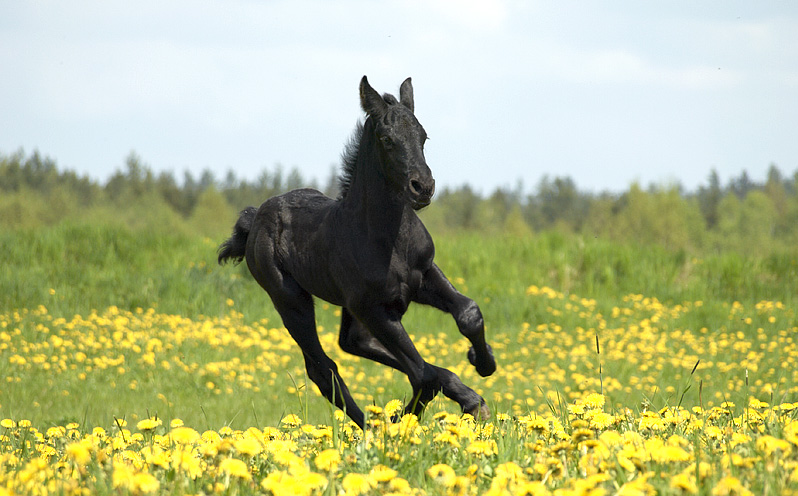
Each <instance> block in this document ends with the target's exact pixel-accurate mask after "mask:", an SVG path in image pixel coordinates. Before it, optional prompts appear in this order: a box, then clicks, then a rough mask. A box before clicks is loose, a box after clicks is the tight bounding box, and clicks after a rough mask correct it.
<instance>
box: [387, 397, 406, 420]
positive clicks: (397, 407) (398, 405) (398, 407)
mask: <svg viewBox="0 0 798 496" xmlns="http://www.w3.org/2000/svg"><path fill="white" fill-rule="evenodd" d="M400 411H402V401H401V400H391V401H389V402H388V403H386V404H385V415H387V416H388V417H393V416H394V415H397V414H398V413H399V412H400Z"/></svg>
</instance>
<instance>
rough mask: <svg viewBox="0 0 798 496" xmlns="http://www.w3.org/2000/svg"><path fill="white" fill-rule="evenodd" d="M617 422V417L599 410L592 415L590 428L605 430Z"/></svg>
mask: <svg viewBox="0 0 798 496" xmlns="http://www.w3.org/2000/svg"><path fill="white" fill-rule="evenodd" d="M614 423H615V417H614V416H612V415H610V414H609V413H605V412H598V413H596V414H595V415H592V416H591V417H590V428H591V429H597V430H603V429H606V428H607V427H609V426H611V425H612V424H614Z"/></svg>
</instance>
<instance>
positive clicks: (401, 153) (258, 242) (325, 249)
mask: <svg viewBox="0 0 798 496" xmlns="http://www.w3.org/2000/svg"><path fill="white" fill-rule="evenodd" d="M399 96H400V98H399V101H397V100H396V98H395V97H394V96H392V95H389V94H385V95H384V96H380V95H379V94H378V93H377V92H376V91H375V90H374V89H373V88H372V87H371V86H370V85H369V83H368V80H367V79H366V77H365V76H364V77H363V79H362V80H361V81H360V104H361V106H362V108H363V110H364V111H365V112H366V114H367V117H366V120H365V122H364V123H363V124H359V125H358V127H357V130H356V132H355V135H354V137H353V139H352V142H351V143H350V145H349V146H348V147H347V149H346V151H345V153H344V165H343V174H342V176H341V194H340V196H339V198H338V199H337V200H333V199H331V198H328V197H326V196H324V195H323V194H321V193H319V192H318V191H316V190H313V189H298V190H294V191H289V192H288V193H285V194H283V195H280V196H275V197H272V198H270V199H268V200H266V201H265V202H264V203H263V204H262V205H261V206H260V208H257V209H256V208H255V207H249V208H246V209H245V210H243V211H242V212H241V216H240V217H239V219H238V222H236V224H235V227H234V229H233V235H232V237H231V238H230V239H228V240H227V241H225V242H224V243H223V244H222V245H221V246H220V247H219V263H220V264H221V263H224V262H226V261H229V260H234V261H236V262H240V261H241V260H242V259H243V258H245V257H246V260H247V266H248V267H249V270H250V272H252V275H253V276H254V277H255V280H256V281H258V283H259V284H260V285H261V286H262V287H263V288H264V289H265V290H266V291H267V292H268V293H269V296H270V297H271V299H272V302H273V303H274V307H275V308H276V309H277V311H278V312H279V313H280V316H281V317H282V320H283V324H284V325H285V327H286V329H288V332H289V333H290V334H291V337H293V339H294V340H295V341H296V342H297V344H298V345H299V347H300V348H302V353H303V355H304V358H305V367H306V368H307V372H308V376H309V377H310V379H311V380H313V382H315V383H316V385H317V386H318V387H319V390H320V391H321V393H322V394H323V395H324V396H325V397H326V398H327V399H328V400H330V401H331V402H332V403H334V404H335V405H336V406H337V407H338V408H341V409H343V410H344V411H345V412H346V414H347V415H349V417H350V418H351V419H352V420H353V421H354V422H355V423H357V424H358V425H359V426H360V427H361V428H362V427H363V426H364V417H363V412H362V411H361V410H360V408H358V406H357V404H355V402H354V400H353V399H352V396H351V394H350V393H349V389H348V388H347V386H346V384H344V381H343V379H342V378H341V376H340V375H339V374H338V367H337V366H336V364H335V362H333V361H332V360H331V359H330V357H328V356H327V354H325V352H324V350H323V349H322V347H321V344H320V343H319V338H318V335H317V333H316V319H315V315H314V309H313V296H312V295H315V296H317V297H319V298H322V299H324V300H326V301H328V302H330V303H332V304H334V305H339V306H341V307H342V308H341V330H340V336H339V343H340V346H341V349H343V350H344V351H346V352H348V353H352V354H354V355H358V356H361V357H364V358H368V359H370V360H374V361H377V362H380V363H382V364H385V365H387V366H389V367H393V368H395V369H397V370H400V371H401V372H403V373H405V374H407V377H408V379H409V380H410V384H411V385H412V387H413V396H412V399H411V401H410V402H408V405H407V407H406V409H405V411H406V412H408V413H414V414H416V415H419V414H420V413H421V412H422V410H423V409H424V407H425V405H426V404H427V403H428V402H429V401H430V400H432V399H433V398H434V397H435V395H436V394H437V393H438V391H442V392H443V394H445V395H446V396H447V397H449V398H451V399H453V400H454V401H456V402H457V403H459V404H460V407H461V408H462V410H463V411H464V412H468V413H471V414H472V415H474V416H475V417H477V418H487V417H488V416H489V415H490V410H489V409H488V407H487V405H486V404H485V400H484V399H482V397H481V396H479V395H478V394H477V393H476V392H474V391H473V390H472V389H471V388H469V387H467V386H465V385H464V384H463V383H462V382H461V381H460V378H459V377H458V376H457V375H456V374H454V373H453V372H451V371H449V370H447V369H445V368H442V367H437V366H434V365H431V364H429V363H427V362H426V361H424V359H423V358H421V355H419V353H418V351H416V348H415V346H413V343H412V342H411V340H410V337H409V336H408V335H407V332H406V331H405V329H404V327H403V326H402V323H401V319H402V316H403V315H404V313H405V311H407V307H408V305H409V304H410V302H411V301H415V302H418V303H423V304H426V305H432V306H433V307H435V308H438V309H440V310H443V311H445V312H448V313H450V314H452V316H453V317H454V320H455V322H456V323H457V326H458V328H459V330H460V332H461V333H462V334H463V335H464V336H466V337H467V338H468V339H469V340H470V341H471V344H472V346H471V348H470V350H469V352H468V359H469V361H470V362H471V364H473V365H474V366H475V367H476V370H477V372H479V374H480V375H482V376H487V375H490V374H492V373H493V372H494V371H495V370H496V362H495V361H494V358H493V351H492V350H491V347H490V345H488V344H487V343H486V342H485V331H484V327H483V320H482V312H480V310H479V307H478V306H477V304H476V303H474V301H473V300H471V299H469V298H468V297H466V296H463V295H462V294H461V293H459V292H458V291H457V290H456V289H455V288H454V286H452V284H451V283H450V282H449V281H448V280H447V279H446V276H444V274H443V272H441V269H439V268H438V266H437V265H435V264H434V263H433V261H432V259H433V256H434V253H435V247H434V245H433V243H432V238H431V237H430V235H429V233H428V232H427V230H426V228H425V227H424V225H423V224H422V223H421V220H419V218H418V216H417V215H416V213H415V212H414V210H418V209H420V208H423V207H425V206H427V205H429V203H430V200H431V199H432V195H433V192H434V190H435V181H434V179H433V178H432V173H431V171H430V169H429V167H427V163H426V160H425V158H424V142H425V141H426V140H427V133H426V132H425V131H424V128H423V127H421V124H419V122H418V120H416V117H415V115H414V113H413V86H412V84H411V82H410V78H408V79H407V80H405V81H404V82H403V83H402V86H401V88H400V90H399Z"/></svg>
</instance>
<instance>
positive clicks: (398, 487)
mask: <svg viewBox="0 0 798 496" xmlns="http://www.w3.org/2000/svg"><path fill="white" fill-rule="evenodd" d="M388 489H390V490H391V491H393V492H395V493H399V494H409V493H410V483H409V482H407V480H405V479H403V478H401V477H394V478H393V479H391V481H390V482H389V483H388Z"/></svg>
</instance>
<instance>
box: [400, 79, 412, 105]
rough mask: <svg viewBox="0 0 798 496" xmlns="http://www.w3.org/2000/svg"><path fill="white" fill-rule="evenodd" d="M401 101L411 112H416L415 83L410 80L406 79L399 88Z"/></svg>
mask: <svg viewBox="0 0 798 496" xmlns="http://www.w3.org/2000/svg"><path fill="white" fill-rule="evenodd" d="M399 101H400V102H402V105H404V106H405V107H407V108H409V109H410V111H411V112H415V110H414V109H413V83H412V81H410V78H407V79H405V81H404V82H403V83H402V86H401V87H400V88H399Z"/></svg>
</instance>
